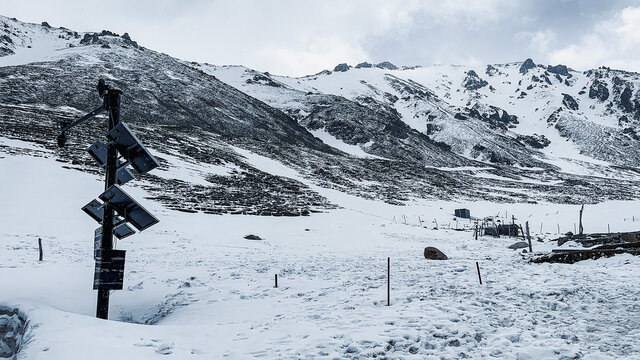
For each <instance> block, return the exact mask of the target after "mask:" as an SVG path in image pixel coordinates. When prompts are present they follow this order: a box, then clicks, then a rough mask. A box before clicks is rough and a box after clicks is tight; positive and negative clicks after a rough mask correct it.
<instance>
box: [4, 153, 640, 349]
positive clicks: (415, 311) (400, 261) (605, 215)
mask: <svg viewBox="0 0 640 360" xmlns="http://www.w3.org/2000/svg"><path fill="white" fill-rule="evenodd" d="M3 143H6V141H5V142H3ZM12 146H14V147H20V146H24V147H27V146H30V145H29V144H27V143H22V142H14V143H12ZM32 150H33V151H36V150H37V147H35V149H32ZM238 151H239V152H241V153H242V155H244V156H245V157H247V159H248V161H249V162H251V163H252V164H254V166H256V167H258V168H261V169H263V170H271V171H272V173H280V174H283V175H284V174H287V175H289V176H290V177H293V178H296V177H297V175H296V173H295V171H293V170H291V169H288V168H286V167H285V166H283V165H282V164H280V163H278V162H277V161H274V160H270V161H269V160H268V159H266V158H264V159H263V158H262V157H260V156H257V155H254V154H252V153H250V152H248V151H246V150H244V151H242V150H241V149H238ZM160 156H162V154H160ZM0 170H1V171H0V183H1V184H3V186H2V187H1V188H0V202H2V203H3V204H4V206H3V207H2V208H1V209H2V210H1V211H2V213H0V219H1V220H0V222H1V224H0V225H1V226H0V254H2V261H1V262H0V289H2V291H0V305H2V306H7V307H17V308H19V309H20V310H21V311H23V312H24V313H25V314H26V316H27V317H28V318H29V321H30V324H31V326H30V330H29V333H28V339H29V341H28V343H27V345H26V347H25V348H24V350H23V351H22V352H21V354H22V355H21V356H22V357H23V358H24V359H69V358H92V359H102V358H104V359H107V358H113V357H120V358H130V359H156V358H159V357H163V358H168V359H187V358H202V359H212V358H221V357H226V358H234V359H244V358H268V359H271V358H291V359H298V358H373V357H378V358H380V357H383V356H387V357H388V358H404V359H425V358H426V359H429V358H433V359H436V358H445V359H457V358H464V357H468V358H482V357H495V358H501V359H561V358H567V359H569V358H578V357H580V358H585V359H608V358H629V359H633V358H637V357H638V356H639V353H640V342H639V341H638V340H637V339H638V332H639V330H638V329H640V314H639V311H640V307H639V306H638V300H639V299H638V297H639V291H638V290H637V287H636V286H635V284H636V278H637V274H638V273H640V272H639V271H640V261H639V259H638V258H637V257H631V256H628V255H624V256H616V257H613V258H609V259H599V260H595V261H594V260H588V261H584V262H581V263H578V264H574V265H564V264H554V265H550V264H529V263H527V262H526V261H525V260H523V259H522V257H523V256H525V257H526V255H522V254H520V253H519V252H517V251H513V250H509V249H507V246H508V245H510V244H511V243H513V242H515V241H516V239H509V238H502V239H494V238H490V237H484V238H481V239H480V240H477V241H476V240H474V239H473V237H472V232H470V231H455V230H453V229H447V228H448V227H451V228H455V221H454V220H453V217H452V216H451V215H450V214H451V213H452V211H453V209H454V208H457V207H467V208H469V209H470V210H471V213H472V215H476V216H480V215H486V216H489V215H497V214H498V213H500V216H501V217H502V218H510V216H511V214H515V216H516V218H518V221H517V222H524V221H526V220H527V219H529V221H530V224H531V227H532V232H533V233H534V236H536V237H537V236H538V234H537V232H538V231H539V229H538V228H537V227H538V226H539V223H540V222H544V223H545V224H546V222H547V221H559V219H560V218H562V219H564V221H562V224H561V227H562V228H563V231H566V230H564V229H565V228H567V227H572V223H573V222H574V221H575V220H576V219H577V212H578V208H577V207H576V206H567V205H553V204H489V203H467V204H459V203H454V202H444V201H439V202H431V203H426V202H424V201H422V200H415V201H414V202H413V203H411V204H409V205H407V206H401V207H399V206H390V205H388V204H384V203H380V202H374V201H368V200H363V199H359V198H355V197H353V196H349V195H344V194H341V193H339V192H335V191H328V190H322V189H321V188H317V190H318V191H323V195H325V196H327V197H328V198H329V200H330V201H333V202H336V203H338V204H339V205H341V206H343V209H338V210H334V211H331V212H328V213H323V214H314V215H312V216H309V217H298V218H282V217H255V216H226V215H225V216H213V215H205V214H184V213H179V212H173V211H169V210H166V209H163V208H162V207H161V205H159V204H156V203H154V202H152V201H149V200H145V199H144V196H145V192H144V190H142V189H141V188H140V187H135V184H133V185H134V186H131V185H129V184H127V186H126V187H127V189H126V191H128V192H129V193H130V194H131V195H132V196H134V197H135V198H136V199H138V200H140V202H141V203H142V204H143V205H144V206H145V207H147V208H148V209H149V210H150V211H151V212H153V213H154V214H155V215H157V216H158V217H159V218H160V223H159V224H158V225H156V226H154V227H153V228H150V229H149V230H146V231H144V232H142V233H140V234H137V235H135V236H132V237H130V238H128V239H125V240H123V241H120V242H118V244H117V248H119V249H126V250H127V263H126V274H125V290H123V291H117V292H114V294H113V295H112V298H111V313H110V315H111V316H110V318H111V321H103V320H97V319H95V318H94V317H93V316H94V311H95V296H96V292H95V291H93V290H91V282H92V277H93V266H94V264H93V259H92V250H93V248H92V246H93V243H92V234H93V229H94V228H95V227H96V226H97V225H96V224H95V223H94V222H93V220H91V219H90V218H89V217H87V216H86V215H85V214H84V213H83V212H82V211H80V207H82V206H83V205H84V204H86V203H87V202H88V201H89V200H91V198H92V197H93V196H96V195H97V194H98V193H99V192H100V191H101V189H102V186H101V185H102V184H101V182H100V181H99V180H100V179H98V178H97V177H95V176H94V175H90V174H86V173H82V172H78V171H74V170H73V169H65V168H62V167H60V164H59V163H56V162H55V161H53V160H52V159H49V158H47V157H40V158H38V157H33V156H12V155H6V156H5V154H2V156H0ZM214 170H216V169H213V170H212V171H214ZM198 171H199V172H204V171H206V168H199V169H198ZM165 175H167V176H169V175H170V173H169V174H165ZM45 180H48V181H45ZM636 208H637V203H631V202H626V203H625V202H620V203H608V204H599V205H594V206H587V207H586V209H585V230H586V231H597V230H596V228H597V227H602V225H603V224H604V222H610V223H611V225H612V228H614V229H615V230H616V231H617V230H632V229H634V228H635V224H634V222H633V221H628V220H626V218H625V216H626V215H627V214H632V213H633V209H636ZM505 211H506V214H505ZM505 215H506V217H505ZM418 217H420V220H422V221H423V224H424V226H427V228H424V227H420V226H418V225H419V223H420V222H419V221H418ZM435 221H437V222H438V225H439V228H440V229H439V230H433V229H431V228H432V227H433V225H434V223H435ZM449 223H451V225H449ZM470 225H471V224H470V223H469V222H468V221H459V223H458V226H459V227H460V228H462V227H464V226H467V227H469V226H470ZM605 226H606V225H605ZM545 228H546V225H545ZM567 230H568V229H567ZM553 231H554V232H555V225H554V226H553ZM247 234H256V235H259V236H260V237H262V238H263V239H264V240H262V241H251V240H245V239H243V236H244V235H247ZM540 236H541V237H542V238H544V239H545V240H548V238H549V237H550V236H551V235H550V234H542V235H540ZM38 237H41V238H42V239H43V243H44V250H45V257H44V259H45V260H44V262H42V263H38V262H37V238H38ZM425 246H435V247H437V248H439V249H440V250H442V251H443V252H444V253H445V254H447V255H448V256H449V258H450V260H448V261H429V260H426V259H424V257H423V255H422V251H423V249H424V247H425ZM533 246H534V251H544V250H550V249H551V248H553V247H554V246H553V244H551V243H549V242H548V241H545V242H544V243H541V242H538V241H534V244H533ZM387 257H390V258H391V306H389V307H387V306H386V276H387V274H386V270H387V269H386V259H387ZM476 261H478V262H479V264H480V270H481V272H482V277H483V285H480V284H479V283H478V278H477V273H476V269H475V262H476ZM274 274H278V279H279V287H278V288H274V283H273V282H274Z"/></svg>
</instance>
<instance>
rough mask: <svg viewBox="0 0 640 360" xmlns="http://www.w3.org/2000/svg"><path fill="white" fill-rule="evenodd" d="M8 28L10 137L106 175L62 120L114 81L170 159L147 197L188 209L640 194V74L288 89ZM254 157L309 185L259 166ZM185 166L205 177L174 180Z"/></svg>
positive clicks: (439, 72)
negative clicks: (63, 132) (61, 136)
mask: <svg viewBox="0 0 640 360" xmlns="http://www.w3.org/2000/svg"><path fill="white" fill-rule="evenodd" d="M0 22H1V25H0V29H2V33H3V34H2V36H0V41H1V42H2V43H1V45H0V46H1V47H2V54H3V55H4V56H2V57H0V96H1V97H2V99H3V100H2V103H1V104H0V107H1V108H2V112H3V115H4V116H3V117H2V119H0V130H1V131H2V134H3V136H5V137H8V138H12V139H18V140H26V141H34V142H38V143H41V144H43V145H45V146H47V147H48V148H50V149H51V150H54V151H55V154H56V157H58V158H59V160H60V161H64V162H67V163H69V164H70V166H73V167H76V168H78V169H82V170H83V171H96V170H97V169H96V168H95V166H94V164H93V160H92V159H91V158H90V157H89V156H88V155H87V154H86V153H84V152H83V151H81V150H82V149H83V148H86V147H87V146H88V145H90V144H91V143H92V142H93V141H94V140H93V139H95V138H96V137H98V136H99V134H100V133H101V131H103V130H102V128H101V126H100V125H99V122H98V121H96V122H94V123H93V125H94V126H84V127H82V128H80V129H78V130H77V131H74V132H73V133H72V136H71V141H70V146H68V147H67V148H65V149H62V150H60V149H57V148H56V147H55V144H54V143H55V141H54V139H55V135H56V133H57V131H58V129H59V125H58V124H59V123H61V122H63V121H65V120H70V119H74V118H78V117H79V116H81V115H82V114H83V113H86V112H88V111H90V110H91V109H92V108H93V107H95V106H97V105H98V103H99V102H98V99H97V96H96V94H95V90H94V84H95V82H96V79H98V78H104V79H106V80H107V81H108V82H111V83H112V84H113V85H115V86H116V87H118V88H120V89H122V90H123V91H124V94H125V97H124V100H123V119H124V121H126V122H128V123H130V124H132V125H133V126H134V128H137V129H138V130H139V131H142V135H141V137H142V138H143V140H144V141H145V142H147V143H149V144H150V147H151V149H152V150H153V151H155V153H156V154H157V156H158V157H159V158H160V159H161V160H163V159H164V160H165V161H164V162H163V163H164V164H165V166H164V167H163V169H162V170H163V172H161V173H160V174H159V175H149V176H147V177H146V178H145V180H146V181H147V182H146V183H145V185H144V186H146V187H148V188H149V190H150V191H151V192H152V193H153V194H154V196H155V197H156V198H158V199H159V200H161V201H163V202H165V204H166V205H167V206H169V207H172V208H176V209H181V210H183V211H204V212H211V213H226V212H232V213H251V214H279V215H296V214H307V213H309V212H310V211H315V210H320V209H323V208H327V207H333V206H335V204H330V203H329V202H327V201H326V199H324V198H323V197H322V196H319V195H318V193H317V191H314V190H313V189H312V188H313V187H317V186H320V187H323V188H332V189H337V190H341V191H344V192H348V193H351V194H356V195H359V196H363V197H366V198H378V199H383V200H385V201H388V202H391V203H401V202H406V201H407V200H410V199H412V198H440V199H453V198H461V199H493V200H499V201H539V200H548V201H552V202H569V203H581V202H588V203H592V202H597V201H602V200H606V199H632V198H637V197H638V195H639V194H640V192H639V190H638V186H637V180H638V171H637V165H638V164H639V161H638V156H639V155H638V151H637V150H638V144H639V142H638V140H637V132H638V131H640V129H639V127H638V124H639V120H638V119H639V116H640V115H639V114H640V110H639V109H640V101H639V100H638V97H639V95H638V89H639V88H640V82H639V78H638V75H637V74H633V73H626V72H622V71H614V70H609V69H598V70H593V71H588V72H584V73H580V72H577V71H574V70H571V69H568V68H566V67H564V66H556V67H550V66H541V65H535V64H534V63H533V62H532V61H530V60H527V61H525V62H523V63H513V64H506V65H489V66H487V67H485V68H475V69H474V68H467V67H461V66H434V67H429V68H421V67H414V68H403V69H398V68H396V67H395V66H394V65H393V64H390V63H382V64H378V65H376V66H373V65H371V64H367V63H363V64H359V65H358V66H356V67H355V68H352V67H350V66H348V65H346V64H341V65H339V66H337V67H336V69H335V70H334V71H324V72H321V73H319V74H316V75H312V76H306V77H302V78H289V77H283V76H274V75H271V74H269V73H260V72H257V71H254V70H250V69H247V68H244V67H240V66H212V65H207V64H197V63H188V62H184V61H180V60H177V59H174V58H172V57H169V56H167V55H165V54H160V53H157V52H154V51H152V50H149V49H145V48H143V47H141V46H139V45H138V44H137V43H136V42H135V41H133V40H132V39H131V38H130V37H129V35H128V34H124V35H122V36H120V35H118V34H114V33H112V32H110V31H106V30H103V31H102V32H100V33H77V32H74V31H71V30H68V29H64V28H53V27H51V26H49V25H48V24H46V23H43V24H41V25H37V24H27V23H22V22H20V21H18V20H15V19H9V18H0ZM5 151H6V150H5ZM242 151H252V152H254V153H256V154H260V155H261V156H264V157H266V158H268V159H271V160H276V161H277V162H279V163H281V164H284V165H286V166H288V167H290V168H293V169H295V170H296V172H298V173H299V175H300V177H299V178H296V179H292V178H291V176H282V174H279V173H269V172H268V171H267V172H265V171H263V170H261V169H258V168H256V167H255V166H251V165H250V164H247V162H246V161H245V160H244V156H243V155H242ZM173 157H177V158H178V159H180V160H181V161H183V162H184V167H187V168H188V167H195V168H197V171H196V172H195V173H196V174H197V175H196V176H194V177H192V178H184V176H182V175H177V174H178V173H179V172H172V171H171V169H169V168H168V167H167V166H166V164H167V163H168V162H167V160H168V159H170V158H173ZM301 179H303V180H301ZM496 190H499V191H496ZM178 199H179V200H178ZM256 199H259V201H256Z"/></svg>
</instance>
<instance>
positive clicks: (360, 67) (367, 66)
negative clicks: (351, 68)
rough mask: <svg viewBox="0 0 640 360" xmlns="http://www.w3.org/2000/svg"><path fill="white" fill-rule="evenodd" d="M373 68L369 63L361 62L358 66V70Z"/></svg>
mask: <svg viewBox="0 0 640 360" xmlns="http://www.w3.org/2000/svg"><path fill="white" fill-rule="evenodd" d="M371 67H373V64H371V63H368V62H361V63H360V64H358V65H356V69H363V68H371Z"/></svg>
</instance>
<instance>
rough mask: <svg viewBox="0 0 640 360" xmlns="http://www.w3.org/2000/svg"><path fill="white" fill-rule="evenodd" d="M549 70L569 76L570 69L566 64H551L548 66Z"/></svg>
mask: <svg viewBox="0 0 640 360" xmlns="http://www.w3.org/2000/svg"><path fill="white" fill-rule="evenodd" d="M547 71H548V72H550V73H553V74H558V75H564V76H569V69H568V68H567V66H566V65H556V66H551V65H549V66H548V67H547Z"/></svg>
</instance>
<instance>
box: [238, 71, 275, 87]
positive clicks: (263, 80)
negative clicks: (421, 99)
mask: <svg viewBox="0 0 640 360" xmlns="http://www.w3.org/2000/svg"><path fill="white" fill-rule="evenodd" d="M245 82H246V83H247V84H261V85H267V86H272V87H278V88H281V87H284V86H283V85H282V84H281V83H279V82H276V81H274V80H273V79H272V78H271V77H270V76H268V75H265V74H260V73H258V74H255V75H254V76H253V77H252V78H250V79H247V80H246V81H245Z"/></svg>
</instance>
